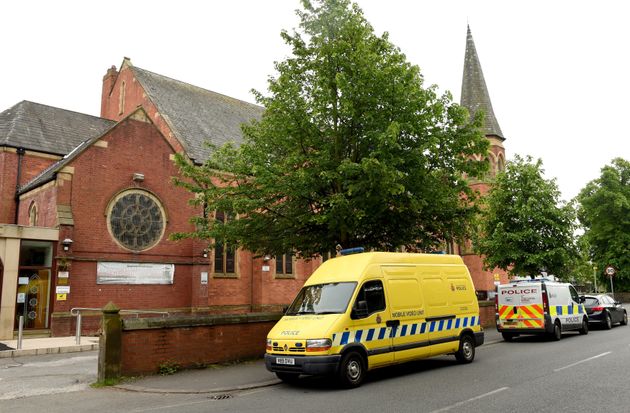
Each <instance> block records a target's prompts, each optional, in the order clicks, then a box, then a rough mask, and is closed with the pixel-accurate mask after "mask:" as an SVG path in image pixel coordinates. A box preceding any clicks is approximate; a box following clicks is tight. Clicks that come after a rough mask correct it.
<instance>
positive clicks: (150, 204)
mask: <svg viewBox="0 0 630 413" xmlns="http://www.w3.org/2000/svg"><path fill="white" fill-rule="evenodd" d="M108 220H109V222H108V223H109V228H110V231H111V234H112V235H113V237H114V238H115V239H116V241H118V242H119V243H120V244H121V245H122V246H123V247H125V248H128V249H130V250H133V251H142V250H146V249H148V248H151V247H153V246H154V245H155V244H157V242H158V241H159V240H160V239H161V238H162V235H163V234H164V226H165V216H164V211H163V210H162V208H161V206H160V202H159V200H158V199H157V198H156V197H154V196H153V195H151V194H150V193H148V192H145V191H138V190H132V191H126V192H124V193H122V194H119V195H118V196H117V197H116V199H115V200H114V202H113V204H112V206H111V208H110V211H109V216H108Z"/></svg>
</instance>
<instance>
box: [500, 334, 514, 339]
mask: <svg viewBox="0 0 630 413" xmlns="http://www.w3.org/2000/svg"><path fill="white" fill-rule="evenodd" d="M501 335H502V336H503V340H505V341H512V340H514V337H516V334H514V333H501Z"/></svg>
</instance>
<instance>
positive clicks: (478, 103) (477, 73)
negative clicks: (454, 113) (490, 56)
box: [461, 26, 505, 139]
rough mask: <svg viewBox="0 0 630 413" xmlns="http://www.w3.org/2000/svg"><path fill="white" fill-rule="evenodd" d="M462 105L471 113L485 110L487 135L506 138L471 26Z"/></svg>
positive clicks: (485, 131)
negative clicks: (491, 96) (493, 106)
mask: <svg viewBox="0 0 630 413" xmlns="http://www.w3.org/2000/svg"><path fill="white" fill-rule="evenodd" d="M461 105H462V106H464V107H465V108H467V109H468V112H470V114H471V115H474V114H475V113H477V111H478V110H479V109H481V110H483V111H484V113H485V121H484V129H483V130H484V133H485V135H486V136H487V135H495V136H498V137H499V138H501V139H505V138H504V137H503V132H501V128H500V127H499V122H497V118H496V117H495V116H494V111H493V110H492V102H490V95H489V94H488V88H487V86H486V81H485V79H484V77H483V71H482V70H481V63H480V62H479V56H477V49H476V48H475V42H474V40H473V37H472V33H471V32H470V26H468V33H467V35H466V57H465V58H464V76H463V79H462V95H461Z"/></svg>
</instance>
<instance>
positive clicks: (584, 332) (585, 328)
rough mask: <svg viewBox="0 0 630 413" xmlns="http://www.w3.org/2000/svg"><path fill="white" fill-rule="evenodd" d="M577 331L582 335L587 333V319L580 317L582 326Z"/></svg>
mask: <svg viewBox="0 0 630 413" xmlns="http://www.w3.org/2000/svg"><path fill="white" fill-rule="evenodd" d="M578 331H579V332H580V334H582V335H586V334H588V321H587V320H586V318H583V319H582V328H580V329H579V330H578Z"/></svg>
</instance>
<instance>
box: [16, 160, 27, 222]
mask: <svg viewBox="0 0 630 413" xmlns="http://www.w3.org/2000/svg"><path fill="white" fill-rule="evenodd" d="M24 153H26V150H25V149H24V148H17V156H18V161H17V178H16V179H15V222H14V224H16V225H17V223H18V214H19V212H20V180H21V179H22V160H23V159H24Z"/></svg>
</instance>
